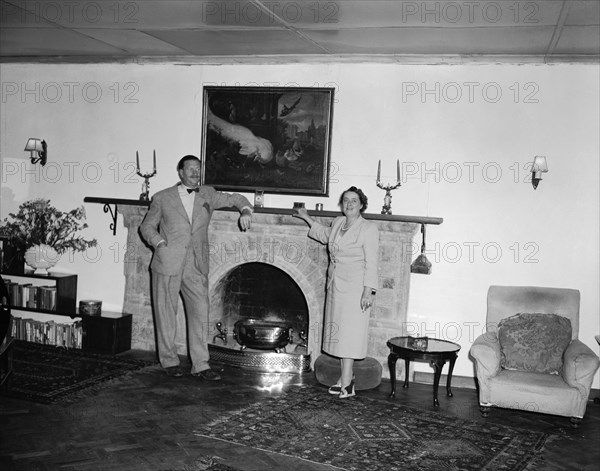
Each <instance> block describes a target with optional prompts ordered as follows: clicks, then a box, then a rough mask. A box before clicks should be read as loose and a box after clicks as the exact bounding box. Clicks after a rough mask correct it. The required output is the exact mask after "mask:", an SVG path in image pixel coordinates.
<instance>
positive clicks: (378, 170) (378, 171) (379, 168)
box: [377, 160, 381, 181]
mask: <svg viewBox="0 0 600 471" xmlns="http://www.w3.org/2000/svg"><path fill="white" fill-rule="evenodd" d="M380 177H381V160H380V161H379V164H378V165H377V181H379V180H380Z"/></svg>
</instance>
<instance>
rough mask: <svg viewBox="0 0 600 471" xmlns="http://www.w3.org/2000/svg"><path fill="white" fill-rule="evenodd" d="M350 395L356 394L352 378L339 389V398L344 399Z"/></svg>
mask: <svg viewBox="0 0 600 471" xmlns="http://www.w3.org/2000/svg"><path fill="white" fill-rule="evenodd" d="M352 396H356V392H354V380H352V381H350V384H349V385H348V386H346V387H343V388H342V390H341V391H340V399H346V398H347V397H352Z"/></svg>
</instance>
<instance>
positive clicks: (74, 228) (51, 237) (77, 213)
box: [0, 198, 97, 254]
mask: <svg viewBox="0 0 600 471" xmlns="http://www.w3.org/2000/svg"><path fill="white" fill-rule="evenodd" d="M9 217H10V219H11V220H9V218H6V219H4V224H3V225H2V226H0V235H3V236H5V237H8V239H9V241H10V243H11V244H12V245H13V246H14V247H15V248H16V249H20V250H27V249H29V248H30V247H34V246H36V245H42V244H45V245H49V246H50V247H52V248H54V250H56V251H57V252H58V253H59V254H62V253H64V252H66V251H67V250H73V251H74V252H83V251H84V250H85V249H87V248H88V247H95V246H96V244H97V241H96V239H92V240H86V239H84V238H83V237H81V236H77V235H76V234H77V233H78V232H79V231H81V230H82V229H85V228H87V227H88V225H87V224H86V223H85V222H83V221H84V220H85V209H84V208H83V206H81V207H79V208H75V209H72V210H71V211H69V212H63V211H59V210H58V209H56V208H55V207H54V206H52V205H51V204H50V200H46V199H42V198H40V199H34V200H31V201H26V202H25V203H23V204H21V206H19V211H18V212H17V213H16V214H13V213H9Z"/></svg>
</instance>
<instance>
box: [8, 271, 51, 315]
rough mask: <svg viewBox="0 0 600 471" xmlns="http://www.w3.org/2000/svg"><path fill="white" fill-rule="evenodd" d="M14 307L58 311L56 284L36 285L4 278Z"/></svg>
mask: <svg viewBox="0 0 600 471" xmlns="http://www.w3.org/2000/svg"><path fill="white" fill-rule="evenodd" d="M4 284H5V285H6V289H7V290H8V294H9V296H10V304H11V306H13V307H26V308H34V309H45V310H47V311H56V286H51V285H48V286H34V285H32V284H31V283H17V282H15V281H11V280H10V279H6V280H4Z"/></svg>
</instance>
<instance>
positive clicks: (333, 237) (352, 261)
mask: <svg viewBox="0 0 600 471" xmlns="http://www.w3.org/2000/svg"><path fill="white" fill-rule="evenodd" d="M339 204H340V207H341V209H342V213H343V216H340V217H337V218H335V219H334V220H333V222H332V224H331V226H330V227H326V226H323V225H321V224H319V223H318V222H317V221H315V220H314V219H312V218H311V217H310V216H309V214H308V212H307V211H306V209H304V208H299V209H297V210H296V214H295V215H294V216H296V217H298V218H300V219H303V220H304V221H306V223H307V224H308V225H309V226H310V230H309V232H308V236H309V237H310V238H312V239H315V240H316V241H318V242H321V243H323V244H327V248H328V251H329V267H328V270H327V301H326V305H325V320H324V323H323V324H324V332H323V351H324V352H325V353H327V354H329V355H332V356H334V357H337V358H339V359H340V363H341V377H340V378H339V379H338V381H337V382H336V384H334V385H333V386H331V387H330V388H329V393H330V394H337V395H339V397H340V398H346V397H351V396H354V395H355V391H354V375H353V368H354V360H360V359H363V358H365V357H366V356H367V341H368V331H369V315H370V312H371V306H372V305H373V301H374V299H375V294H376V289H377V285H378V283H377V280H378V273H377V271H378V269H377V265H378V260H379V231H378V229H377V226H376V225H375V224H374V223H372V222H369V221H367V220H366V219H364V218H363V217H362V215H361V214H362V213H363V212H364V211H365V210H366V209H367V197H366V196H365V194H364V193H363V192H362V191H361V190H360V189H358V188H356V187H355V186H352V187H350V188H349V189H347V190H346V191H344V192H343V193H342V195H341V197H340V201H339Z"/></svg>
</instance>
